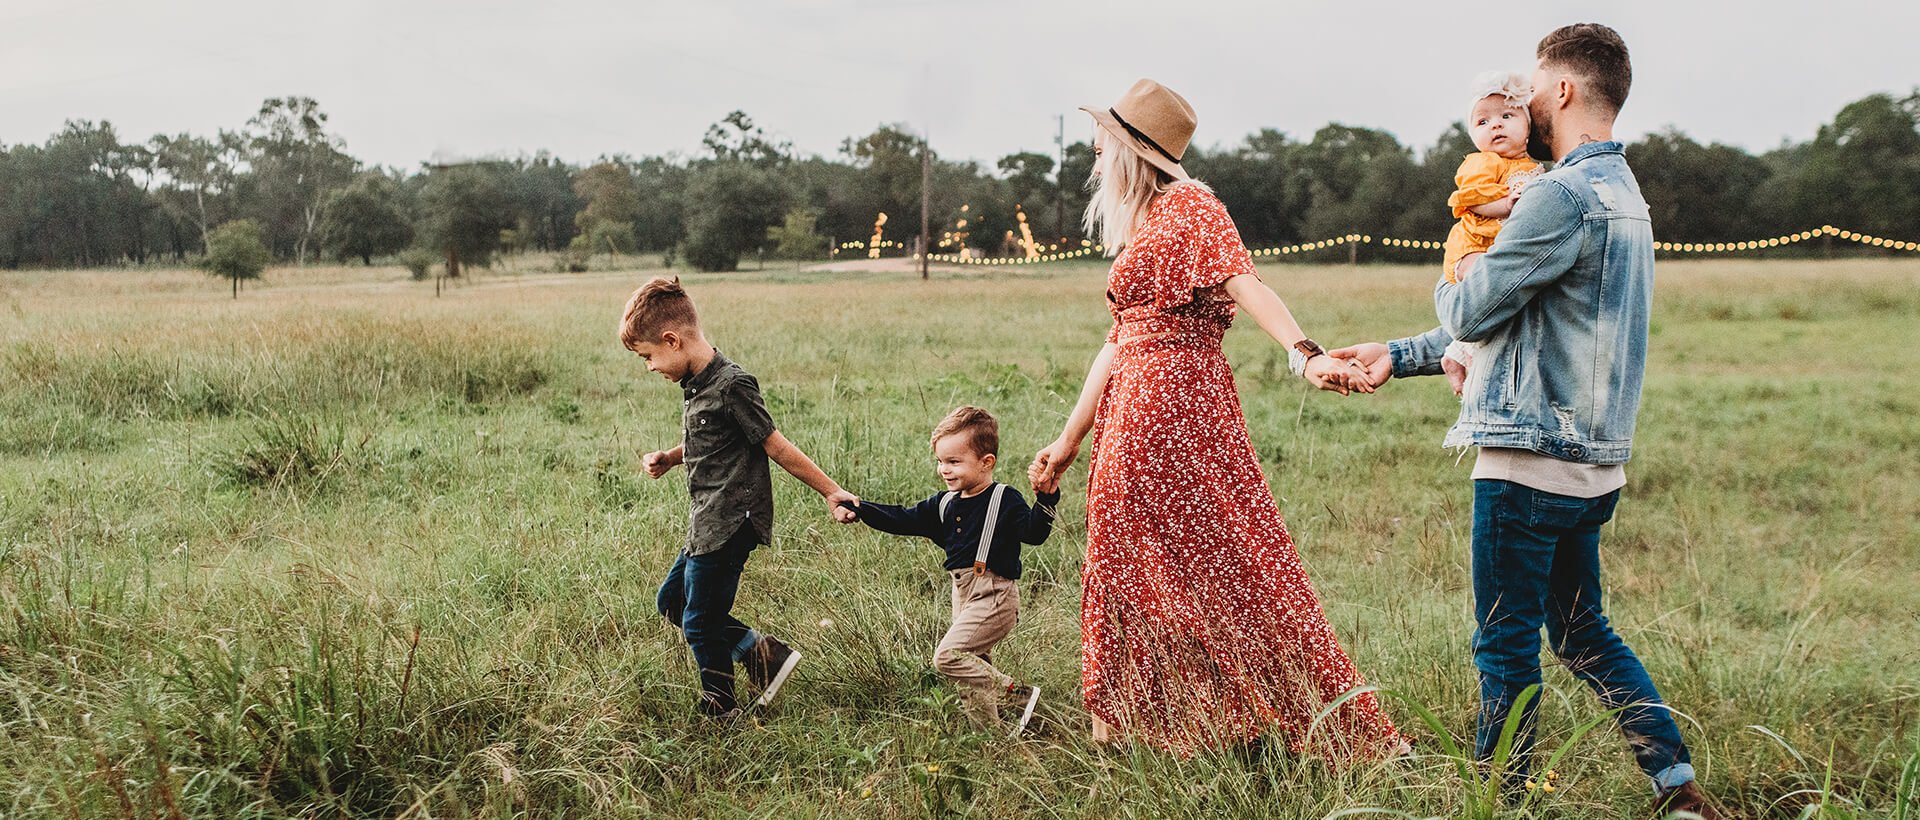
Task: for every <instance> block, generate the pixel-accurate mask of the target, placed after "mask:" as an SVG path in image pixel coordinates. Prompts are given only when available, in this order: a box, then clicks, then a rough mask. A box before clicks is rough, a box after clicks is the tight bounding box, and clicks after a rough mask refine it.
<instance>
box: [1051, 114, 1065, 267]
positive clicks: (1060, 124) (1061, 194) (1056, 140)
mask: <svg viewBox="0 0 1920 820" xmlns="http://www.w3.org/2000/svg"><path fill="white" fill-rule="evenodd" d="M1053 121H1054V125H1055V130H1054V132H1053V147H1054V148H1057V149H1059V151H1060V164H1059V165H1058V166H1056V167H1055V168H1054V172H1053V187H1054V188H1056V189H1057V190H1055V191H1054V192H1053V233H1054V236H1055V237H1056V238H1058V239H1059V240H1060V241H1061V242H1066V241H1067V115H1065V114H1055V115H1053Z"/></svg>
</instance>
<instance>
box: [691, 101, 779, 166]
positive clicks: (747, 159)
mask: <svg viewBox="0 0 1920 820" xmlns="http://www.w3.org/2000/svg"><path fill="white" fill-rule="evenodd" d="M700 144H701V145H703V146H705V147H706V149H707V152H708V153H709V154H711V155H712V157H713V159H714V160H716V161H719V162H744V163H747V164H749V165H753V166H755V167H758V168H767V169H771V168H778V167H780V166H782V165H785V164H786V163H787V160H788V158H789V155H790V154H792V153H793V146H792V145H789V144H787V143H786V142H782V141H775V140H772V139H768V138H767V133H766V132H765V131H763V130H761V128H760V127H759V126H756V125H754V124H753V118H752V117H749V116H747V112H745V111H735V112H733V113H731V114H728V115H727V116H726V118H725V119H722V120H721V121H719V122H716V123H714V124H712V125H710V126H707V135H706V136H705V137H704V138H702V139H701V140H700Z"/></svg>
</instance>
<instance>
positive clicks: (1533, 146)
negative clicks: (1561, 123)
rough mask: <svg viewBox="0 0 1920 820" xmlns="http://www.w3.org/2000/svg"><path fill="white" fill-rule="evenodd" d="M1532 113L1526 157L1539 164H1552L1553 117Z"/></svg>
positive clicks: (1542, 113) (1543, 113)
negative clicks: (1531, 126) (1537, 161)
mask: <svg viewBox="0 0 1920 820" xmlns="http://www.w3.org/2000/svg"><path fill="white" fill-rule="evenodd" d="M1530 113H1533V128H1532V129H1531V130H1530V131H1529V132H1528V133H1527V156H1530V157H1533V158H1534V159H1537V160H1539V161H1541V162H1552V161H1553V159H1554V157H1553V115H1551V114H1546V113H1545V112H1530Z"/></svg>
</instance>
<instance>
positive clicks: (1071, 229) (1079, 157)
mask: <svg viewBox="0 0 1920 820" xmlns="http://www.w3.org/2000/svg"><path fill="white" fill-rule="evenodd" d="M1056 176H1057V177H1058V181H1059V184H1060V196H1061V197H1063V198H1065V199H1066V200H1067V206H1066V212H1067V224H1066V225H1065V226H1064V228H1063V229H1062V230H1061V233H1064V234H1066V235H1067V236H1079V235H1080V234H1081V233H1082V231H1081V229H1080V226H1081V223H1082V220H1083V218H1084V217H1085V215H1086V212H1087V198H1088V193H1087V184H1088V183H1090V182H1092V181H1093V146H1091V145H1088V144H1087V143H1084V142H1076V143H1074V144H1072V145H1069V146H1067V158H1066V161H1065V162H1062V163H1061V164H1060V173H1059V174H1057V175H1056Z"/></svg>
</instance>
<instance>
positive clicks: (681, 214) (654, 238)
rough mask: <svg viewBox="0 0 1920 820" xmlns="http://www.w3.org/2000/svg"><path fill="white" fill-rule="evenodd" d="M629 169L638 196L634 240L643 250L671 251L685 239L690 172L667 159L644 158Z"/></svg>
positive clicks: (682, 165) (683, 164) (681, 165)
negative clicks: (631, 170) (631, 172)
mask: <svg viewBox="0 0 1920 820" xmlns="http://www.w3.org/2000/svg"><path fill="white" fill-rule="evenodd" d="M632 167H633V182H634V190H635V191H636V193H637V194H638V196H639V208H638V210H637V211H636V212H635V213H636V215H635V217H634V225H633V233H634V240H635V242H636V243H637V244H638V246H639V249H640V250H644V251H664V250H668V249H671V248H672V247H673V246H675V245H678V244H680V240H681V239H682V238H684V237H685V236H686V232H687V228H686V196H687V181H688V180H689V179H690V178H691V175H692V173H693V172H692V170H691V169H689V168H688V167H687V166H686V164H685V163H682V162H678V161H675V160H671V159H668V158H666V157H647V158H646V159H642V160H640V161H638V162H636V163H633V166H632Z"/></svg>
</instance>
